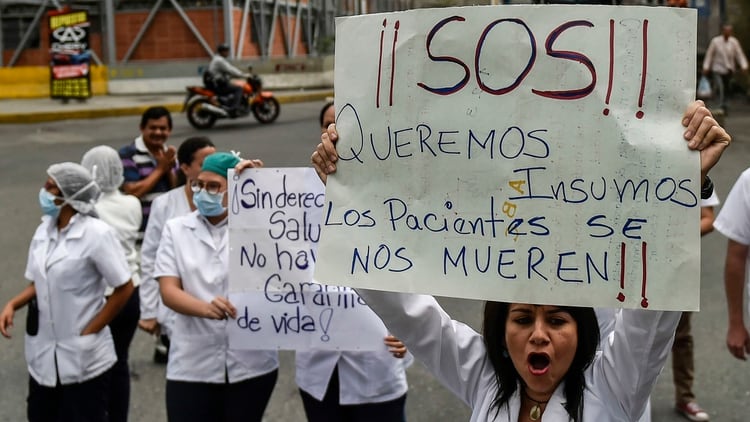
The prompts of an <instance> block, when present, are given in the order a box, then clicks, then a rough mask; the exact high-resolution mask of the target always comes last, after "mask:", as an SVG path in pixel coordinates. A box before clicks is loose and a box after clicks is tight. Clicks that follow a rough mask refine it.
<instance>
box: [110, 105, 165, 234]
mask: <svg viewBox="0 0 750 422" xmlns="http://www.w3.org/2000/svg"><path fill="white" fill-rule="evenodd" d="M140 129H141V135H140V136H139V137H137V138H135V141H133V143H132V144H130V145H127V146H124V147H122V148H120V151H119V153H120V158H121V159H122V166H123V168H124V172H123V176H124V177H125V182H124V183H123V185H122V190H123V192H125V193H128V194H131V195H134V196H136V197H138V198H139V199H140V200H141V206H142V208H143V222H142V223H141V230H140V231H141V237H142V233H143V231H144V230H145V229H146V224H147V223H148V216H149V212H150V211H151V202H152V201H153V200H154V199H155V198H156V197H157V196H159V195H161V194H162V193H164V192H166V191H168V190H170V189H172V188H174V187H175V186H176V185H177V174H176V172H175V170H176V162H175V154H176V152H177V151H176V150H175V147H173V146H171V145H167V140H168V139H169V134H170V133H171V132H172V115H171V114H170V113H169V110H167V109H166V108H164V107H150V108H148V109H147V110H146V111H144V112H143V115H142V116H141V125H140Z"/></svg>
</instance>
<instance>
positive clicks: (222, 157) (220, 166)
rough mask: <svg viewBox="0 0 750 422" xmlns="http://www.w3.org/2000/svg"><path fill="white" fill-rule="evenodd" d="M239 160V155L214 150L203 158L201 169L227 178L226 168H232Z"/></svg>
mask: <svg viewBox="0 0 750 422" xmlns="http://www.w3.org/2000/svg"><path fill="white" fill-rule="evenodd" d="M239 162H240V157H238V156H236V155H234V154H231V153H228V152H215V153H213V154H211V155H208V156H207V157H206V158H205V159H204V160H203V166H201V171H210V172H212V173H216V174H218V175H219V176H221V177H223V178H225V179H226V178H227V170H229V169H231V168H234V166H236V165H237V163H239Z"/></svg>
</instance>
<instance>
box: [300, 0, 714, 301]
mask: <svg viewBox="0 0 750 422" xmlns="http://www.w3.org/2000/svg"><path fill="white" fill-rule="evenodd" d="M695 26H696V14H695V11H694V10H689V9H681V8H660V7H607V6H552V5H544V6H480V7H466V8H445V9H430V10H413V11H407V12H399V13H388V14H379V15H366V16H356V17H350V18H338V19H337V20H336V63H335V85H336V98H335V103H336V113H337V118H336V125H337V128H338V131H339V134H340V141H339V142H338V146H337V150H338V153H339V156H340V161H339V162H338V164H337V165H338V170H337V172H336V173H335V174H333V175H332V176H331V177H329V178H328V184H327V191H326V204H325V209H324V220H323V221H324V225H323V233H322V238H321V245H320V256H319V258H318V264H317V265H316V272H315V276H316V278H317V279H322V280H331V282H335V283H336V284H340V285H347V286H354V287H367V288H374V289H382V290H392V291H405V292H420V293H431V294H436V295H445V296H455V297H464V298H477V299H490V300H503V301H519V302H530V303H551V304H565V305H583V306H591V305H594V306H611V307H615V306H617V307H630V308H645V309H673V310H696V309H698V305H699V301H698V293H699V283H700V281H699V277H700V267H699V265H700V264H699V263H700V259H699V257H700V244H699V240H700V237H699V229H698V228H699V193H698V192H699V190H700V186H699V185H700V181H699V179H700V174H699V157H698V154H697V153H694V152H689V151H688V148H687V146H686V142H685V141H684V139H683V136H682V135H683V132H684V128H683V127H682V126H681V120H682V115H683V113H684V110H685V108H686V106H687V105H688V104H689V102H690V101H692V100H693V98H694V91H695V89H694V87H695V73H696V66H695V38H696V36H695Z"/></svg>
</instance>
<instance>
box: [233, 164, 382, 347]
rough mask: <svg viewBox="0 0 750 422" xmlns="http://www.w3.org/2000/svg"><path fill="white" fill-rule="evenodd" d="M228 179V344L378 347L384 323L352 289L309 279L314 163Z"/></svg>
mask: <svg viewBox="0 0 750 422" xmlns="http://www.w3.org/2000/svg"><path fill="white" fill-rule="evenodd" d="M229 179H230V186H229V189H230V198H229V201H230V204H231V206H230V213H229V246H230V259H229V261H230V272H229V300H230V301H231V302H232V303H233V304H234V305H235V307H236V308H237V310H238V317H237V319H236V320H235V321H234V323H233V324H229V326H228V327H229V328H228V331H229V345H230V348H233V349H269V348H282V349H294V350H309V349H330V350H383V349H384V348H385V345H384V344H383V337H385V335H386V334H387V332H386V328H385V326H384V325H383V323H382V321H380V319H379V318H378V317H377V316H376V315H375V313H374V312H372V310H370V308H369V307H367V305H366V304H365V302H364V301H363V300H362V299H361V298H360V297H359V296H358V295H357V294H356V292H355V291H354V290H352V289H350V288H347V287H337V286H328V285H324V284H319V283H316V282H314V281H313V279H312V273H313V267H314V265H315V261H316V255H315V254H316V249H317V243H318V240H319V238H320V231H321V218H322V209H323V205H324V204H325V201H324V194H323V185H322V184H321V183H320V180H319V179H318V176H317V175H316V174H315V171H313V169H311V168H284V169H251V170H245V171H243V172H242V173H241V174H240V175H239V177H236V178H235V177H234V174H233V173H230V177H229Z"/></svg>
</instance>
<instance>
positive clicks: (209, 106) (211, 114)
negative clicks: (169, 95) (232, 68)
mask: <svg viewBox="0 0 750 422" xmlns="http://www.w3.org/2000/svg"><path fill="white" fill-rule="evenodd" d="M240 86H242V100H240V105H239V106H238V108H237V109H236V110H232V107H231V106H230V104H232V98H231V94H229V95H218V94H217V93H216V92H215V91H214V90H213V89H210V88H208V87H204V86H188V87H187V88H186V89H187V91H188V93H187V97H185V103H184V104H183V106H182V111H184V112H186V113H187V119H188V122H190V124H191V125H192V126H193V127H194V128H196V129H209V128H211V127H213V125H214V124H215V123H216V120H218V119H237V118H241V117H245V116H248V115H249V114H250V113H252V114H253V116H255V118H256V119H257V120H258V121H259V122H260V123H264V124H265V123H272V122H273V121H274V120H276V118H278V117H279V112H280V111H281V107H280V105H279V100H277V99H276V97H274V95H273V93H272V92H270V91H263V82H262V81H261V79H260V77H259V76H258V75H255V74H253V73H252V68H251V69H250V76H249V77H248V78H247V80H246V81H245V82H244V83H242V84H241V85H240Z"/></svg>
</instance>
